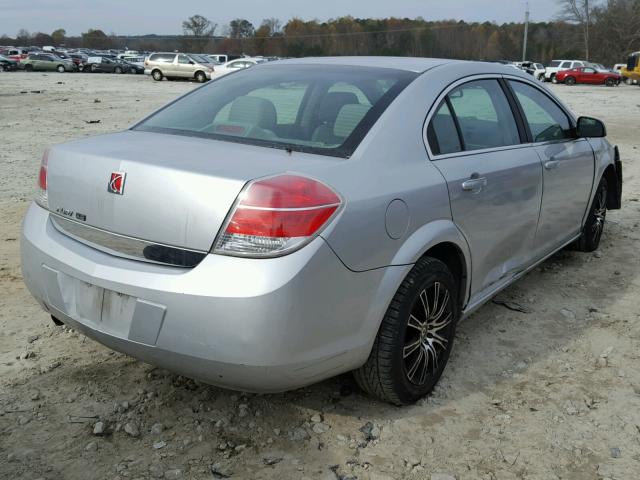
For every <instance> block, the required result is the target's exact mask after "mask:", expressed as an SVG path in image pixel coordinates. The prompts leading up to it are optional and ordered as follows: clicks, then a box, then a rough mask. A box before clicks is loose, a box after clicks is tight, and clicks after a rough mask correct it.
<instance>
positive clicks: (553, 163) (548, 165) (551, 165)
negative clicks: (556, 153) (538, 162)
mask: <svg viewBox="0 0 640 480" xmlns="http://www.w3.org/2000/svg"><path fill="white" fill-rule="evenodd" d="M559 166H560V161H559V160H548V161H546V162H544V168H545V169H546V170H555V169H556V168H558V167H559Z"/></svg>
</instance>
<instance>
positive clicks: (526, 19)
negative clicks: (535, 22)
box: [522, 2, 529, 62]
mask: <svg viewBox="0 0 640 480" xmlns="http://www.w3.org/2000/svg"><path fill="white" fill-rule="evenodd" d="M528 37H529V2H527V11H526V12H525V14H524V42H523V45H522V61H523V62H526V61H527V40H528Z"/></svg>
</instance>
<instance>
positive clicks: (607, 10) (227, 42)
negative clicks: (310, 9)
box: [0, 0, 640, 65]
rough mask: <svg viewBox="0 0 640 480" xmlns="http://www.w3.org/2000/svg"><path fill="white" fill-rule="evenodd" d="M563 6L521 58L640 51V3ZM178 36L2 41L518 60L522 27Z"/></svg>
mask: <svg viewBox="0 0 640 480" xmlns="http://www.w3.org/2000/svg"><path fill="white" fill-rule="evenodd" d="M559 1H560V3H561V4H562V6H563V7H564V8H562V9H561V14H560V16H559V17H558V18H557V19H556V20H554V21H551V22H534V23H531V24H530V25H529V41H528V47H527V52H528V54H527V57H528V58H529V59H531V60H535V61H539V62H543V63H547V62H549V61H550V60H551V59H554V58H588V59H589V60H592V61H594V62H600V63H604V64H608V65H610V64H613V63H620V62H624V61H625V59H626V58H627V55H628V54H629V53H630V52H631V51H633V50H640V0H607V1H606V2H598V1H597V0H592V1H591V3H590V2H589V0H559ZM182 29H183V34H182V35H168V36H167V35H142V36H121V35H115V34H106V33H105V32H103V31H102V30H98V29H89V30H87V32H84V33H82V34H81V35H80V36H67V35H66V32H65V31H64V29H57V30H56V31H54V32H52V33H51V34H45V33H40V32H38V33H35V34H31V33H29V32H27V31H26V30H20V31H19V32H18V34H17V35H16V37H14V38H9V37H8V36H6V35H5V36H2V37H0V44H5V45H10V44H14V45H20V46H22V45H29V46H30V45H34V46H44V45H65V46H67V47H76V48H77V47H86V48H92V49H108V48H119V49H121V48H125V47H127V48H129V49H133V50H146V51H163V50H168V51H174V50H182V51H188V52H206V53H233V54H242V53H244V54H249V55H264V56H279V57H301V56H322V55H399V56H418V57H444V58H456V59H475V60H518V59H520V58H521V55H522V46H523V45H522V42H523V32H524V24H522V23H504V24H501V25H498V24H496V23H490V22H484V23H474V22H471V23H470V22H464V21H455V20H445V21H428V20H425V19H423V18H414V19H409V18H386V19H368V18H354V17H350V16H347V17H340V18H335V19H331V20H328V21H325V22H320V21H317V20H303V19H300V18H292V19H291V20H289V21H288V22H286V23H284V24H283V23H281V22H280V20H278V19H277V18H268V19H265V20H264V21H263V22H262V23H261V24H260V25H259V26H257V27H256V26H254V25H253V24H252V23H251V22H249V21H248V20H246V19H243V18H238V19H235V20H233V21H231V22H230V23H229V25H226V26H223V27H220V26H219V25H218V24H216V23H215V22H213V21H211V20H209V19H208V18H206V17H205V16H203V15H194V16H192V17H190V18H188V19H186V20H185V21H184V22H182Z"/></svg>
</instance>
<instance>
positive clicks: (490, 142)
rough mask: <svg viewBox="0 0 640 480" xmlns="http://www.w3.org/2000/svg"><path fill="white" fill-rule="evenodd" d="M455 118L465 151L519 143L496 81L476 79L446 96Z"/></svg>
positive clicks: (504, 99)
mask: <svg viewBox="0 0 640 480" xmlns="http://www.w3.org/2000/svg"><path fill="white" fill-rule="evenodd" d="M448 98H449V101H450V103H451V107H452V109H453V112H452V113H453V114H454V115H455V116H456V118H457V120H458V125H459V126H460V133H461V134H462V139H463V142H464V148H465V150H481V149H485V148H496V147H503V146H508V145H517V144H519V143H520V134H519V132H518V128H517V126H516V122H515V119H514V117H513V112H512V111H511V107H510V105H509V102H508V101H507V98H506V97H505V94H504V92H503V91H502V87H500V84H499V83H498V81H497V80H477V81H473V82H469V83H465V84H464V85H461V86H460V87H457V88H455V89H454V90H453V91H451V93H449V95H448Z"/></svg>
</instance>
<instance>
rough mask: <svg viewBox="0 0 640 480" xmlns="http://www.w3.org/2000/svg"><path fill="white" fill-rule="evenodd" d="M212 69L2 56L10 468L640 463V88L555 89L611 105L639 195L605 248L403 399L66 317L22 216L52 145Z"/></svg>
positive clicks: (1, 270) (462, 337)
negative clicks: (27, 260) (22, 64)
mask: <svg viewBox="0 0 640 480" xmlns="http://www.w3.org/2000/svg"><path fill="white" fill-rule="evenodd" d="M195 86H196V85H195V84H191V83H187V82H166V81H165V82H161V83H158V82H153V81H151V80H150V79H149V78H148V77H143V76H133V75H120V76H117V75H97V74H96V75H91V74H53V73H51V74H39V73H32V74H27V73H22V72H19V73H0V136H1V139H2V143H1V144H0V145H1V147H0V173H1V175H0V332H1V333H0V479H11V480H15V479H25V480H26V479H36V478H45V479H88V478H91V479H110V480H113V479H125V478H131V479H146V478H165V479H171V478H185V479H188V478H194V479H212V478H227V477H230V478H233V479H235V478H238V479H245V478H249V479H253V478H260V479H273V478H279V479H282V480H285V479H303V478H306V479H323V480H336V479H342V480H346V479H356V478H357V479H362V480H367V479H370V480H383V479H399V478H402V479H404V478H406V479H431V480H435V479H438V480H451V479H457V480H461V479H483V480H507V479H528V480H534V479H535V480H543V479H544V480H548V479H569V480H586V479H605V478H607V479H611V480H614V479H617V480H633V479H636V478H638V476H639V474H638V472H640V325H639V322H640V315H639V313H640V312H639V311H638V298H639V295H638V294H639V292H640V281H639V278H638V274H639V264H640V256H639V255H638V252H639V251H640V236H639V234H638V222H639V221H640V202H639V201H638V200H640V182H639V180H638V178H639V177H638V174H639V173H640V167H639V165H640V153H639V152H638V150H637V147H638V141H639V139H640V137H639V136H638V128H639V126H640V88H639V87H628V86H621V87H618V88H614V89H607V88H604V87H592V86H584V87H564V86H554V87H553V88H554V89H556V90H557V92H558V93H559V94H560V96H561V97H562V98H563V99H564V100H565V101H566V102H567V103H568V104H569V105H570V106H571V107H572V108H573V109H574V111H576V112H577V113H579V114H589V115H592V116H596V117H600V118H602V119H603V120H605V121H606V122H607V124H608V127H609V134H610V139H611V141H612V142H614V143H617V144H619V145H620V148H621V152H622V156H623V160H624V162H625V193H624V198H623V202H624V203H623V210H622V211H620V212H611V213H610V215H609V217H608V224H607V227H606V232H605V236H604V238H603V242H602V246H601V249H600V250H599V251H598V252H596V253H595V254H580V253H575V252H569V251H563V252H560V253H559V254H557V255H555V256H554V257H553V258H551V259H550V260H548V261H547V262H545V263H544V264H543V265H542V266H540V267H539V268H537V269H536V270H535V271H534V272H532V273H531V274H529V275H528V276H527V277H525V278H524V279H522V280H521V281H519V282H518V283H517V284H516V285H514V286H512V287H511V288H509V289H508V290H507V291H505V292H503V293H502V294H501V297H502V298H504V299H507V300H509V301H511V302H516V303H518V304H520V305H523V306H525V307H526V309H527V310H528V312H529V313H519V312H514V311H511V310H508V309H506V308H505V307H503V306H501V305H497V304H493V303H490V304H488V305H486V306H485V307H483V308H482V309H480V311H479V312H478V313H476V314H475V315H473V317H472V318H470V319H469V320H467V321H465V322H463V323H462V324H461V325H460V327H459V329H458V336H457V339H456V342H457V343H456V347H455V350H454V354H453V356H452V358H451V363H450V365H449V367H448V369H447V371H446V372H445V375H444V377H443V379H442V381H441V383H440V385H439V386H438V388H437V389H436V391H435V392H434V394H433V395H432V396H430V397H429V398H428V399H426V400H424V401H422V402H420V403H419V404H417V405H415V406H412V407H408V408H396V407H392V406H389V405H385V404H382V403H379V402H377V401H374V400H371V399H369V398H367V397H364V396H363V395H361V394H360V393H359V392H358V390H357V388H356V387H355V385H354V383H353V381H352V380H351V378H350V377H349V376H348V375H344V376H341V377H338V378H335V379H332V380H329V381H326V382H323V383H321V384H318V385H314V386H312V387H309V388H305V389H302V390H298V391H295V392H289V393H286V394H279V395H250V394H241V393H237V392H231V391H226V390H222V389H219V388H215V387H210V386H207V385H203V384H200V383H197V382H194V381H191V380H188V379H185V378H183V377H179V376H176V375H173V374H171V373H169V372H166V371H163V370H159V369H155V368H153V367H151V366H149V365H146V364H143V363H140V362H138V361H136V360H135V359H132V358H130V357H127V356H124V355H121V354H118V353H114V352H111V351H109V350H108V349H106V348H104V347H102V346H101V345H99V344H97V343H95V342H93V341H91V340H88V339H86V338H85V337H83V336H82V335H79V334H78V333H77V332H74V331H72V330H70V329H66V328H64V327H55V326H54V325H53V324H52V323H51V321H50V320H49V318H48V316H47V315H46V314H45V313H44V312H42V311H41V310H40V308H39V307H38V305H37V304H36V303H35V301H34V300H33V299H32V298H31V296H30V295H29V293H28V292H27V291H26V288H25V287H24V284H23V283H22V278H21V273H20V267H19V235H20V233H19V229H20V222H21V219H22V216H23V215H24V212H25V209H26V207H27V205H28V202H29V201H30V199H31V197H32V195H33V192H34V190H35V186H34V185H35V181H36V174H37V170H38V166H39V163H40V158H41V155H42V152H43V150H44V148H45V147H46V146H47V145H50V144H53V143H59V142H64V141H66V140H69V139H75V138H79V137H83V136H88V135H95V134H100V133H105V132H111V131H114V130H118V129H122V128H125V127H126V126H127V125H129V124H131V123H132V122H133V121H134V120H136V119H138V118H140V117H141V116H143V115H145V114H146V113H148V112H150V111H152V110H153V109H155V108H157V107H159V106H161V105H162V104H163V103H165V102H167V101H169V100H171V99H173V98H175V97H176V96H178V95H180V94H182V93H184V92H187V91H189V90H190V89H192V88H195ZM36 91H38V92H40V93H35V92H36ZM22 92H26V93H22ZM90 120H100V123H93V124H89V123H86V122H87V121H90Z"/></svg>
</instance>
